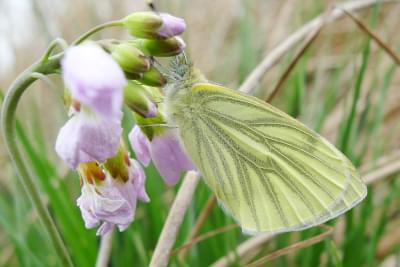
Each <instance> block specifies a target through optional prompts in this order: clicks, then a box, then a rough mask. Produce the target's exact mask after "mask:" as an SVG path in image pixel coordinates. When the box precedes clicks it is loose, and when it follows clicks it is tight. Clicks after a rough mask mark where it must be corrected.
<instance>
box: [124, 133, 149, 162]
mask: <svg viewBox="0 0 400 267" xmlns="http://www.w3.org/2000/svg"><path fill="white" fill-rule="evenodd" d="M128 137H129V141H130V143H131V146H132V148H133V150H134V151H135V154H136V158H137V159H138V160H139V161H140V162H141V163H142V164H143V165H144V166H147V165H149V163H150V160H151V156H150V141H149V139H147V137H146V136H145V135H144V133H143V132H142V130H140V127H139V126H137V125H135V127H133V129H132V130H131V132H130V133H129V136H128Z"/></svg>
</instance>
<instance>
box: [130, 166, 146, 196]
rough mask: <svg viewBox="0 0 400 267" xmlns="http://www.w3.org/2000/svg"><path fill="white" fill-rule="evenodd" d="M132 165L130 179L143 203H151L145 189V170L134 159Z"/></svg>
mask: <svg viewBox="0 0 400 267" xmlns="http://www.w3.org/2000/svg"><path fill="white" fill-rule="evenodd" d="M130 164H131V165H130V167H129V177H130V178H131V181H132V183H133V186H134V188H135V191H136V194H137V197H138V198H139V199H140V200H141V201H143V202H149V201H150V198H149V196H148V195H147V193H146V189H145V182H146V175H145V174H144V171H143V168H142V166H140V164H139V163H138V162H137V161H136V160H134V159H131V160H130Z"/></svg>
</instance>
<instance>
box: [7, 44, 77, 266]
mask: <svg viewBox="0 0 400 267" xmlns="http://www.w3.org/2000/svg"><path fill="white" fill-rule="evenodd" d="M50 49H53V46H50V48H49V50H50ZM46 55H47V57H48V55H49V53H48V52H46V53H45V57H44V58H43V59H42V60H40V61H39V62H37V63H35V64H33V65H32V66H31V67H30V68H28V69H27V70H26V71H24V72H23V73H22V74H20V75H19V76H18V77H17V79H16V80H15V81H14V82H13V83H12V84H11V86H10V88H9V90H8V91H7V94H6V96H5V99H4V102H3V107H2V112H1V129H2V132H3V136H4V143H5V145H6V147H7V151H8V153H9V155H10V158H11V161H12V163H13V165H14V169H15V171H16V173H17V174H18V177H19V178H20V179H21V183H22V184H23V186H24V188H25V190H26V192H27V194H28V196H29V198H30V199H31V201H32V204H33V206H34V208H35V209H36V211H37V213H38V216H39V218H40V220H41V221H42V223H43V224H44V226H45V229H46V230H47V233H48V234H49V236H50V239H51V241H52V243H53V245H54V248H55V251H56V253H57V255H58V256H59V257H60V261H61V263H62V265H63V266H73V264H72V260H71V257H70V255H69V254H68V250H67V249H66V247H65V245H64V242H63V240H62V238H61V235H60V233H59V232H58V229H57V227H56V225H55V223H54V221H53V219H52V217H51V216H50V213H49V212H48V210H47V207H46V205H45V204H44V203H43V201H42V199H41V193H40V191H39V189H38V188H37V185H36V184H35V182H34V180H33V178H32V176H31V175H30V173H29V171H28V168H27V166H26V164H25V160H24V158H23V155H22V153H21V151H20V150H19V149H18V142H17V139H16V134H15V122H16V120H15V117H16V110H17V107H18V102H19V100H20V98H21V96H22V94H23V93H24V92H25V90H26V89H27V88H28V87H29V86H30V85H31V84H32V83H33V82H34V81H36V80H37V78H38V76H37V74H36V75H32V73H40V74H43V75H48V74H52V73H55V72H56V70H57V69H58V68H59V65H60V59H61V54H60V55H57V56H54V57H52V58H50V59H48V58H47V57H46Z"/></svg>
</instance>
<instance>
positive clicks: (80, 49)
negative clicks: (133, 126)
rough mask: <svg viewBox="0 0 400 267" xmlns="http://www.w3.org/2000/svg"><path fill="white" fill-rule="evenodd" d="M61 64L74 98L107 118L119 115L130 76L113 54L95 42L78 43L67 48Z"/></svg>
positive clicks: (65, 79)
mask: <svg viewBox="0 0 400 267" xmlns="http://www.w3.org/2000/svg"><path fill="white" fill-rule="evenodd" d="M61 66H62V75H63V79H64V82H65V84H66V85H67V87H68V88H69V89H70V90H71V95H72V97H73V98H74V99H77V100H78V101H79V102H81V103H83V104H84V105H86V106H88V107H90V108H91V109H93V110H94V111H95V112H97V113H99V114H101V115H102V116H104V117H107V118H111V117H115V116H116V117H117V116H119V112H120V110H121V107H122V95H123V88H124V86H125V85H126V79H125V76H124V73H123V71H122V70H121V68H120V67H119V65H118V64H117V63H116V62H115V61H114V60H113V59H112V57H111V56H110V55H109V54H107V53H106V52H105V51H104V50H103V49H101V48H100V47H99V46H97V45H94V44H83V45H79V46H74V47H72V48H69V49H68V50H67V51H66V53H65V56H64V58H63V60H62V62H61Z"/></svg>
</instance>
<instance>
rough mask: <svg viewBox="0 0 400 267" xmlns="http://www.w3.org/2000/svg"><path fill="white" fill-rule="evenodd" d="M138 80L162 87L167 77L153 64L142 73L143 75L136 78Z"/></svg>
mask: <svg viewBox="0 0 400 267" xmlns="http://www.w3.org/2000/svg"><path fill="white" fill-rule="evenodd" d="M138 80H139V82H141V83H143V84H145V85H148V86H154V87H162V86H164V85H165V84H166V83H167V79H165V77H164V76H163V75H162V74H161V72H159V71H158V70H157V69H156V68H155V67H154V66H152V67H151V68H150V69H149V70H148V71H146V72H144V73H143V77H142V78H141V79H138Z"/></svg>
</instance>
